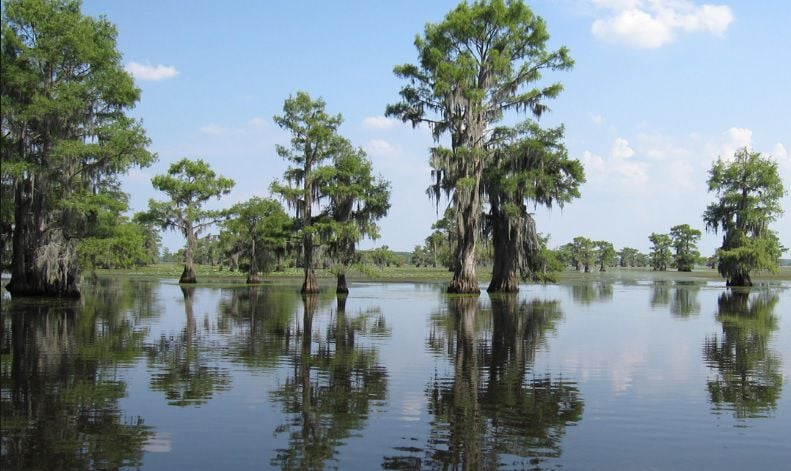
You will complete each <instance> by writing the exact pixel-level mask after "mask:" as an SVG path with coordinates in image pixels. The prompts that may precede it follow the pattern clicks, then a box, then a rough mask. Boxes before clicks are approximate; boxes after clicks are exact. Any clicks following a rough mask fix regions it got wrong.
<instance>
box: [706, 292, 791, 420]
mask: <svg viewBox="0 0 791 471" xmlns="http://www.w3.org/2000/svg"><path fill="white" fill-rule="evenodd" d="M778 299H779V298H778V296H777V294H774V293H770V292H766V291H764V292H760V293H753V294H750V292H749V291H746V292H742V291H735V290H729V291H727V292H725V293H723V294H722V295H720V298H719V302H718V313H717V320H718V321H719V322H721V323H722V334H721V335H714V336H712V337H707V338H706V341H705V343H704V345H703V352H704V355H705V359H706V364H707V365H708V366H709V368H712V369H715V370H716V376H715V377H714V378H712V379H709V381H708V389H709V394H710V396H711V401H712V403H713V404H714V407H715V410H717V411H720V410H722V409H728V410H733V413H734V415H735V416H736V417H737V418H748V417H761V416H765V415H766V414H767V413H769V412H770V411H771V410H774V409H775V406H776V404H777V400H778V399H779V397H780V391H781V389H782V387H783V375H782V373H781V370H780V357H779V356H778V355H777V354H776V353H775V352H773V351H772V350H771V349H770V348H769V338H770V337H771V335H772V332H773V331H774V330H776V329H777V318H776V317H775V315H774V309H775V306H776V305H777V302H778Z"/></svg>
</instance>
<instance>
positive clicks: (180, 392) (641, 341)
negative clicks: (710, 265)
mask: <svg viewBox="0 0 791 471" xmlns="http://www.w3.org/2000/svg"><path fill="white" fill-rule="evenodd" d="M595 276H596V275H592V281H591V282H590V283H587V282H584V283H571V284H566V285H547V286H540V285H539V286H535V285H525V286H523V287H522V289H521V292H520V293H519V294H518V295H512V296H508V295H499V296H496V295H491V296H490V295H487V294H486V293H485V292H483V293H482V294H481V296H480V297H463V296H448V295H446V294H444V293H443V291H442V285H439V284H412V283H353V284H351V286H350V289H351V293H350V295H349V297H348V298H347V299H345V300H343V299H341V300H338V299H336V296H335V294H334V293H326V294H324V293H322V294H320V295H318V296H312V297H306V298H303V297H302V296H301V295H300V294H299V293H298V292H297V291H298V286H292V285H284V284H272V285H267V284H264V285H260V286H255V287H250V286H244V285H239V286H233V285H227V286H223V287H211V286H198V287H195V288H188V289H185V288H182V287H180V286H179V285H178V284H176V283H175V281H174V280H145V279H134V278H121V277H118V278H112V277H110V278H101V279H99V280H98V282H97V283H96V284H95V285H90V286H86V287H83V296H82V298H81V299H80V300H77V301H41V300H23V299H19V300H17V299H14V300H11V299H9V298H8V297H7V294H6V295H5V297H4V298H3V302H2V322H0V326H1V327H2V331H1V332H0V342H1V343H0V347H2V375H1V376H2V377H1V378H0V379H2V385H1V387H0V399H1V400H2V461H0V465H2V469H4V470H10V469H118V468H140V467H142V468H144V469H146V470H150V469H163V470H174V469H190V470H198V469H206V470H214V469H228V470H231V469H234V470H235V469H269V468H282V469H321V468H323V469H327V468H329V469H343V470H346V469H377V468H385V469H437V468H439V469H456V468H459V469H461V468H464V469H493V468H501V469H525V468H530V469H558V468H562V469H566V470H569V469H571V470H575V469H584V470H590V469H593V470H634V469H652V470H653V469H658V470H661V469H667V470H678V469H690V470H698V469H734V470H736V469H738V470H743V469H780V468H783V467H785V469H789V466H790V465H789V463H791V439H789V437H791V391H789V387H788V380H789V377H791V287H790V286H789V284H788V283H787V282H782V284H780V283H776V284H771V285H763V286H760V287H756V288H753V289H752V290H750V291H736V290H728V289H726V288H725V287H724V283H721V282H673V281H668V280H658V281H657V280H651V279H634V280H616V281H601V280H596V279H594V278H595Z"/></svg>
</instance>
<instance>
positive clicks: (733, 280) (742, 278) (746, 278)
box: [725, 273, 753, 288]
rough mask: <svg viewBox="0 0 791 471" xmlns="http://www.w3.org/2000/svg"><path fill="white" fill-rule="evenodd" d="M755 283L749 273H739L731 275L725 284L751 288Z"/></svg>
mask: <svg viewBox="0 0 791 471" xmlns="http://www.w3.org/2000/svg"><path fill="white" fill-rule="evenodd" d="M752 285H753V281H752V279H750V275H749V273H738V274H736V275H733V276H731V277H730V278H728V280H727V281H726V282H725V286H729V287H730V286H733V287H742V288H749V287H751V286H752Z"/></svg>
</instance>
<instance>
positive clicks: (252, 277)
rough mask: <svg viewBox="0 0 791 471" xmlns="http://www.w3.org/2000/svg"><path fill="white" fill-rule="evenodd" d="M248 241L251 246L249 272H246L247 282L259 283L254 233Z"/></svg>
mask: <svg viewBox="0 0 791 471" xmlns="http://www.w3.org/2000/svg"><path fill="white" fill-rule="evenodd" d="M250 243H251V244H252V247H251V249H250V272H249V273H248V274H247V283H260V282H261V280H260V278H258V258H257V256H256V253H255V235H253V237H252V240H251V241H250Z"/></svg>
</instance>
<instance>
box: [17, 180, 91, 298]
mask: <svg viewBox="0 0 791 471" xmlns="http://www.w3.org/2000/svg"><path fill="white" fill-rule="evenodd" d="M38 186H39V188H35V185H34V177H27V178H24V179H22V180H21V181H17V182H15V185H14V202H15V212H14V234H13V240H12V250H13V255H12V260H13V262H12V267H11V281H10V282H9V283H8V285H7V286H6V289H7V290H8V292H9V293H11V295H12V296H54V297H67V298H78V297H79V296H80V291H79V289H78V288H77V277H78V266H77V250H76V245H75V242H73V241H70V240H68V239H67V238H66V237H65V236H64V234H63V231H62V230H61V228H60V227H59V226H57V225H55V224H51V221H50V220H49V219H50V218H51V217H52V215H51V214H50V212H49V211H48V209H47V197H46V194H47V191H46V188H45V187H44V185H43V184H40V185H38ZM50 226H51V227H50Z"/></svg>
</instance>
